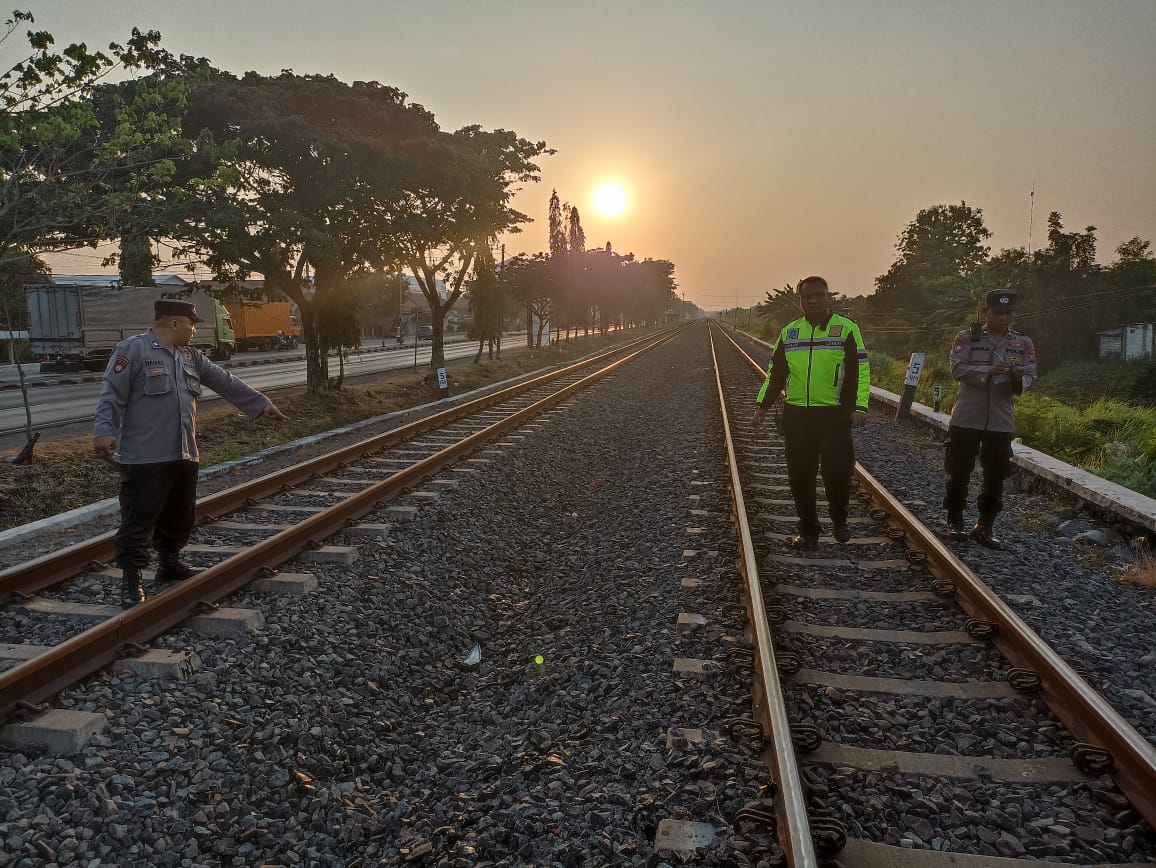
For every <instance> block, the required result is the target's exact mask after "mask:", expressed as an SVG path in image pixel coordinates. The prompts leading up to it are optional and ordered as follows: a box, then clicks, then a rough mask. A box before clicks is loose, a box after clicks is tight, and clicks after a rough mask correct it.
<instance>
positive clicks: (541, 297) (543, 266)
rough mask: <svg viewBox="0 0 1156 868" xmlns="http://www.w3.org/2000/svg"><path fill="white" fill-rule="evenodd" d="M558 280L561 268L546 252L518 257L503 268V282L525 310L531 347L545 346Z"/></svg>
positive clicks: (507, 290)
mask: <svg viewBox="0 0 1156 868" xmlns="http://www.w3.org/2000/svg"><path fill="white" fill-rule="evenodd" d="M556 279H557V270H556V269H555V268H554V267H553V265H552V260H551V259H550V257H549V256H548V255H547V254H545V253H536V254H534V255H533V256H529V257H527V256H515V257H514V258H513V259H510V260H508V261H507V262H506V263H504V265H503V267H502V284H503V286H504V287H505V290H506V292H507V293H508V295H509V298H510V300H511V301H512V302H513V303H514V304H517V305H520V306H521V307H522V310H523V312H524V313H525V318H526V346H527V347H528V348H531V349H533V348H534V347H541V346H542V336H543V333H544V331H545V328H546V324H547V322H548V318H549V316H550V307H551V303H552V299H553V297H554V294H555V281H556Z"/></svg>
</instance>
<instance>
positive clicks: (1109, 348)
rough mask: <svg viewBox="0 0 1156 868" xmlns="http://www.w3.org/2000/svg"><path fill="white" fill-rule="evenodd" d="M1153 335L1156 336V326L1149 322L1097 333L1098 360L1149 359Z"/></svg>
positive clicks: (1127, 360)
mask: <svg viewBox="0 0 1156 868" xmlns="http://www.w3.org/2000/svg"><path fill="white" fill-rule="evenodd" d="M1154 334H1156V325H1153V324H1152V323H1150V322H1146V323H1129V324H1127V325H1121V326H1117V327H1116V328H1114V329H1108V330H1107V331H1103V332H1097V333H1096V337H1097V339H1098V340H1099V345H1100V358H1101V359H1121V360H1122V361H1125V362H1130V361H1133V360H1134V359H1150V358H1152V350H1153V336H1154Z"/></svg>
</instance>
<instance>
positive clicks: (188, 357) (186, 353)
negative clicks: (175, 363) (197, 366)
mask: <svg viewBox="0 0 1156 868" xmlns="http://www.w3.org/2000/svg"><path fill="white" fill-rule="evenodd" d="M181 358H183V359H184V360H185V361H186V362H191V361H192V360H193V351H192V350H191V349H189V348H188V347H181Z"/></svg>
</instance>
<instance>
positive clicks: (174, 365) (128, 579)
mask: <svg viewBox="0 0 1156 868" xmlns="http://www.w3.org/2000/svg"><path fill="white" fill-rule="evenodd" d="M153 310H154V317H155V318H154V321H153V325H152V328H151V329H149V330H148V331H147V332H145V333H144V334H139V335H134V336H133V337H131V338H128V339H127V340H123V341H121V342H120V343H119V344H117V347H116V349H115V350H114V351H113V354H112V357H111V358H110V359H109V360H108V367H107V368H106V369H105V371H104V387H103V388H102V389H101V391H100V397H99V398H98V399H97V402H96V420H95V423H94V426H93V438H92V448H93V450H94V451H95V452H96V454H97V455H99V456H100V457H101V458H106V459H109V460H115V461H116V462H117V464H118V465H119V467H120V529H119V530H118V531H117V533H116V562H117V564H118V565H119V566H120V568H121V570H122V576H123V578H122V582H121V605H122V606H124V607H125V608H129V607H131V606H135V605H136V604H137V603H140V602H143V600H144V589H143V588H142V587H141V569H142V568H144V567H145V566H147V565H148V562H149V544H150V542H151V544H152V546H153V547H154V548H156V550H157V560H158V564H159V566H158V568H157V576H156V577H157V581H158V582H162V583H163V582H176V581H180V580H182V579H187V578H188V577H189V576H191V575H193V574H194V571H193V570H191V569H190V568H189V567H187V566H185V565H184V564H183V563H181V561H180V551H181V549H182V548H184V547H185V544H186V543H187V542H188V541H189V534H190V533H192V529H193V522H194V520H195V517H196V500H197V472H198V466H199V465H198V458H199V455H198V453H197V399H198V398H199V397H200V396H201V390H202V384H203V385H206V386H209V387H210V388H211V389H213V391H215V392H216V393H217V394H219V395H220V396H221V397H222V398H225V399H226V400H228V401H229V402H230V403H232V404H233V405H234V406H236V407H237V409H239V410H241V411H243V412H245V413H246V414H248V415H249V416H250V417H251V418H256V417H258V416H269V417H272V418H278V419H284V418H285V417H284V415H283V414H282V413H281V411H280V410H278V409H277V408H276V407H275V406H274V405H273V402H272V401H270V400H269V399H268V398H266V397H265V396H264V395H262V394H261V393H260V392H258V391H256V390H255V389H253V388H251V387H249V386H247V385H245V383H243V382H241V381H240V380H238V379H237V378H236V377H234V376H233V375H232V374H230V373H229V372H228V371H226V370H224V369H223V368H220V367H218V366H217V365H215V364H213V363H212V362H210V361H209V360H208V359H207V358H205V356H204V354H203V353H201V351H200V350H197V349H195V348H193V347H191V346H189V344H190V342H191V341H192V339H193V334H194V333H195V332H196V324H197V323H199V322H201V318H200V317H198V316H197V308H196V307H195V306H194V305H192V304H190V303H189V302H187V301H173V300H169V299H162V300H160V301H157V302H155V303H154V305H153Z"/></svg>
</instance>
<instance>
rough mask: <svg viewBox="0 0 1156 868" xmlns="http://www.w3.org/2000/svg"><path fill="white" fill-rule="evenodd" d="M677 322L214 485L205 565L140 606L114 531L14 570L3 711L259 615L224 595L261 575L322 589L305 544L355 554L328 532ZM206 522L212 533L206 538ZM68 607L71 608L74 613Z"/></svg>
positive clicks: (28, 706)
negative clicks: (191, 627) (123, 577)
mask: <svg viewBox="0 0 1156 868" xmlns="http://www.w3.org/2000/svg"><path fill="white" fill-rule="evenodd" d="M677 331H678V329H674V330H669V331H667V332H665V333H662V334H660V335H658V336H657V337H648V338H644V339H640V340H637V341H633V342H631V343H629V344H627V345H626V346H625V347H622V348H617V349H615V350H613V351H609V352H606V353H602V354H599V355H596V356H594V357H592V358H589V359H586V360H583V361H581V362H579V363H577V364H574V365H570V366H567V367H565V368H561V369H559V370H557V371H553V372H550V373H548V374H545V375H542V376H540V377H537V378H534V379H531V380H528V381H526V382H523V383H519V384H517V385H515V386H511V387H509V388H507V389H504V390H501V391H499V392H496V393H493V394H490V395H487V396H485V397H482V398H478V399H476V400H474V401H471V402H468V403H465V404H461V405H458V406H456V407H454V408H452V409H450V410H446V411H443V412H441V413H438V414H436V415H434V416H430V417H426V418H424V419H421V420H419V421H417V422H413V423H411V424H409V425H405V426H402V427H400V428H397V429H394V430H391V431H389V432H386V433H384V434H381V435H378V436H376V437H372V438H369V439H367V440H364V441H361V442H359V443H356V444H354V445H352V446H349V447H346V448H344V449H340V450H338V451H335V452H331V453H328V454H325V455H322V456H319V457H317V458H315V459H312V460H309V461H306V462H303V463H301V464H298V465H296V466H293V467H289V468H286V469H283V470H281V471H278V472H276V473H272V474H269V475H267V476H264V477H261V478H259V479H256V480H253V481H252V482H249V483H246V484H243V485H240V486H237V487H234V488H231V489H227V490H225V491H221V492H218V493H216V494H213V495H211V496H209V497H206V498H203V499H201V500H200V501H198V503H197V523H198V530H197V532H195V534H194V538H193V541H192V542H191V544H190V545H189V546H188V547H187V548H186V550H185V551H186V553H188V554H190V555H192V556H193V557H195V558H196V559H197V560H198V561H200V562H202V563H204V564H205V568H204V569H203V570H202V571H201V572H200V573H198V574H197V575H196V576H195V577H193V578H191V579H188V580H186V581H184V582H181V583H179V584H178V585H175V586H173V587H171V588H170V589H168V590H165V591H164V592H163V593H161V594H158V595H155V596H150V597H149V598H148V599H147V600H146V601H145V603H143V604H141V605H139V606H135V607H133V608H132V609H129V610H127V611H121V610H118V609H116V608H115V607H114V606H110V605H108V602H109V601H110V599H111V598H112V593H111V592H112V589H113V586H114V579H113V577H114V576H116V575H119V572H118V571H117V570H115V569H114V568H112V567H111V566H110V565H109V564H108V560H109V559H110V558H111V555H112V551H113V549H112V546H113V536H114V535H113V534H111V533H109V534H104V535H102V536H100V537H96V538H94V539H91V540H88V541H86V542H83V543H80V544H77V545H74V546H71V547H69V548H67V549H64V550H62V551H59V552H53V553H50V554H46V555H44V556H42V557H40V558H38V559H36V560H34V561H31V562H28V563H25V564H22V565H18V566H16V567H12V568H10V569H7V570H4V571H3V572H0V603H4V604H6V605H8V606H9V607H12V608H14V610H15V612H16V613H17V614H18V615H20V616H22V617H23V619H24V623H23V624H21V632H23V633H24V636H23V637H22V640H23V642H22V645H20V646H16V645H6V646H3V649H2V651H3V656H6V657H7V658H8V661H9V662H14V661H19V662H18V665H15V666H13V667H12V668H10V669H8V670H7V671H4V672H2V673H0V719H3V718H6V717H13V716H17V715H20V716H25V717H29V716H32V717H34V716H36V715H38V714H42V713H44V712H47V711H48V710H49V706H48V705H47V701H48V700H49V699H51V697H53V696H54V695H56V694H57V693H59V692H60V691H61V690H62V689H64V688H65V687H67V686H69V685H72V684H75V683H77V682H78V681H79V680H81V679H82V678H84V677H86V676H88V675H91V674H92V673H94V672H97V671H99V670H100V669H102V668H104V667H105V666H107V665H109V664H110V663H113V662H114V661H116V660H119V659H121V658H123V657H125V656H126V654H127V655H130V656H131V655H133V654H142V653H145V652H146V651H147V644H148V643H149V642H150V641H152V640H154V639H155V638H156V637H157V636H159V635H161V634H163V633H164V632H165V631H167V630H169V629H172V628H173V627H175V626H177V625H179V624H182V623H184V622H186V621H187V620H189V619H190V618H196V617H198V616H199V617H200V618H201V622H200V623H201V625H202V627H203V628H204V629H206V630H217V631H222V632H223V633H225V634H227V633H229V632H232V631H235V630H243V629H246V628H247V627H248V626H252V625H254V624H256V623H259V621H260V614H259V613H257V612H252V611H249V610H236V611H234V610H221V609H220V606H219V601H220V600H222V599H224V598H225V597H227V596H228V595H230V594H232V593H234V592H235V591H237V590H238V589H240V588H242V587H244V586H245V585H247V584H249V583H250V582H253V581H260V582H262V583H263V585H264V587H265V588H267V589H269V590H271V591H274V592H276V591H277V590H282V591H288V592H290V593H301V592H302V591H303V590H308V589H309V588H310V587H313V586H314V585H313V584H311V582H310V577H309V576H308V574H292V575H291V576H289V577H285V576H281V577H278V570H279V568H280V566H281V565H282V564H284V563H286V562H287V561H289V560H292V559H293V558H296V557H298V556H300V555H303V554H306V555H312V556H313V557H314V559H323V560H324V559H333V560H338V561H340V560H341V559H342V558H349V557H352V550H351V549H349V548H348V547H341V546H331V545H327V544H326V540H327V539H329V538H331V537H333V536H335V535H338V534H342V533H351V534H355V535H356V534H371V535H383V534H384V531H385V528H386V525H385V524H384V523H382V522H380V521H377V522H375V521H369V522H363V521H362V520H363V519H364V518H365V517H366V516H370V515H371V514H372V513H375V512H377V511H383V512H382V517H384V518H389V517H391V516H392V517H393V518H395V519H397V518H399V517H401V518H404V517H405V516H407V515H408V514H409V513H411V512H413V511H414V508H413V507H391V506H390V501H391V500H392V499H394V498H396V497H397V496H398V495H399V494H401V493H403V492H406V491H407V490H409V489H411V488H412V487H414V486H416V485H418V484H420V483H421V482H422V481H423V480H425V479H427V478H428V477H430V476H431V475H433V474H435V473H437V472H438V471H439V470H442V469H443V468H446V467H448V466H450V465H453V464H454V463H455V462H459V461H462V460H465V461H467V462H468V461H470V460H471V459H470V458H469V457H468V456H470V455H471V454H472V453H474V452H476V451H478V450H480V449H482V448H483V447H484V446H485V445H486V444H487V443H489V442H491V441H493V440H495V439H497V438H499V437H502V436H504V435H507V434H509V433H510V432H511V431H513V430H514V429H516V428H517V427H518V426H519V425H521V424H524V423H525V422H526V421H528V420H530V419H532V418H534V417H536V416H538V415H540V414H541V413H543V412H546V411H547V410H549V409H550V408H551V407H553V406H555V405H556V404H558V403H559V402H561V401H564V400H566V399H567V398H568V397H569V396H571V395H573V394H574V393H576V392H577V391H579V390H581V389H584V388H587V387H589V386H590V385H592V384H594V383H596V382H597V381H599V380H600V379H602V378H603V377H606V376H608V375H610V374H612V373H614V372H615V371H617V370H618V369H619V368H621V367H622V366H623V365H626V364H628V363H630V362H631V361H633V360H634V359H636V358H637V357H638V356H640V355H641V354H643V353H646V352H647V351H649V350H651V349H653V348H654V347H656V346H658V345H660V344H662V343H663V342H665V341H666V340H668V339H670V337H671V336H672V335H673V334H675V333H677ZM472 460H476V461H485V460H487V459H486V458H485V457H484V456H483V457H475V458H474V459H472ZM443 482H446V483H447V484H450V485H452V482H450V481H445V480H443ZM206 533H209V534H210V535H211V539H210V541H209V542H201V541H198V539H199V538H203V537H204V536H205V535H206ZM146 577H148V578H151V573H147V572H146ZM46 591H50V593H49V594H48V595H45V594H44V592H46ZM78 596H79V597H81V599H76V598H77V597H78ZM61 616H66V617H68V619H69V620H68V621H67V626H66V625H63V624H61V622H60V618H61ZM76 619H80V622H81V623H84V622H85V621H87V622H95V623H94V625H93V626H91V627H88V628H87V629H85V630H83V631H82V632H79V633H73V634H71V635H69V634H68V633H67V632H65V634H64V635H62V631H69V630H71V629H74V628H73V627H72V625H73V624H75V623H77V620H76ZM38 637H44V638H42V639H41V640H40V641H37V638H38ZM162 656H163V655H162ZM178 665H179V664H178Z"/></svg>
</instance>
